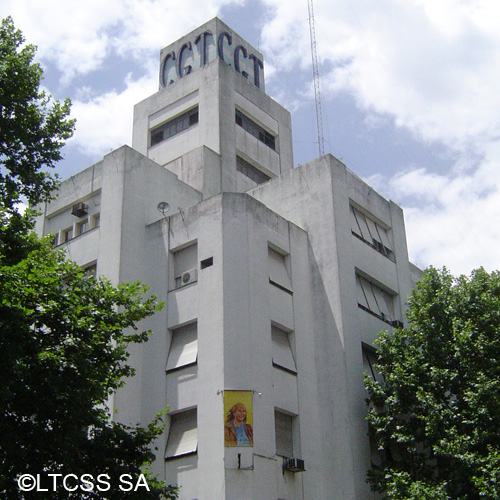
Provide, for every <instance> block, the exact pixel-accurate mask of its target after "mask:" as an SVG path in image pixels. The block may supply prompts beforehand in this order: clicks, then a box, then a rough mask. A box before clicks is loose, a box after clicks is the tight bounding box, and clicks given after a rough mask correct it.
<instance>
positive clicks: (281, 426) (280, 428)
mask: <svg viewBox="0 0 500 500" xmlns="http://www.w3.org/2000/svg"><path fill="white" fill-rule="evenodd" d="M274 428H275V435H276V455H281V456H282V457H287V458H290V457H293V432H292V430H293V417H292V416H290V415H287V414H286V413H283V412H281V411H279V410H275V411H274Z"/></svg>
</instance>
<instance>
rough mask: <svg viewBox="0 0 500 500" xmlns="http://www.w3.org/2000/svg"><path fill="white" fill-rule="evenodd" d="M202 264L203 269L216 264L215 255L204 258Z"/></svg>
mask: <svg viewBox="0 0 500 500" xmlns="http://www.w3.org/2000/svg"><path fill="white" fill-rule="evenodd" d="M200 264H201V268H202V269H206V268H207V267H210V266H213V265H214V258H213V257H209V258H208V259H205V260H202V261H201V262H200Z"/></svg>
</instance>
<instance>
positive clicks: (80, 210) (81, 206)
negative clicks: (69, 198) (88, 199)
mask: <svg viewBox="0 0 500 500" xmlns="http://www.w3.org/2000/svg"><path fill="white" fill-rule="evenodd" d="M88 213H89V207H88V206H87V205H85V203H77V204H76V205H73V207H72V208H71V215H74V216H75V217H83V216H84V215H87V214H88Z"/></svg>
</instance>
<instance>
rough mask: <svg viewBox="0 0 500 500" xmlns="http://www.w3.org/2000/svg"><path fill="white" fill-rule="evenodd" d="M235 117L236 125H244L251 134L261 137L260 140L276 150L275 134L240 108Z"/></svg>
mask: <svg viewBox="0 0 500 500" xmlns="http://www.w3.org/2000/svg"><path fill="white" fill-rule="evenodd" d="M235 119H236V125H239V126H240V127H242V128H243V129H244V130H246V131H247V132H248V133H249V134H251V135H253V136H254V137H256V138H257V139H259V141H261V142H263V143H264V144H265V145H266V146H268V147H270V148H271V149H272V150H276V140H275V137H274V135H272V134H271V133H269V132H268V131H267V130H265V129H264V128H262V127H261V126H260V125H257V124H256V123H255V122H254V121H253V120H251V119H250V118H248V116H246V115H244V114H243V113H242V112H241V111H240V110H239V109H237V110H236V114H235Z"/></svg>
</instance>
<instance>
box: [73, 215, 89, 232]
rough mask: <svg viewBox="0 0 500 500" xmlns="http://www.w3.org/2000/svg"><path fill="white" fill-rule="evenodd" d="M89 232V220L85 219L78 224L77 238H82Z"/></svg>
mask: <svg viewBox="0 0 500 500" xmlns="http://www.w3.org/2000/svg"><path fill="white" fill-rule="evenodd" d="M88 230H89V220H88V219H85V220H82V221H80V222H78V223H77V224H76V236H80V235H82V234H84V233H86V232H87V231H88Z"/></svg>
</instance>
